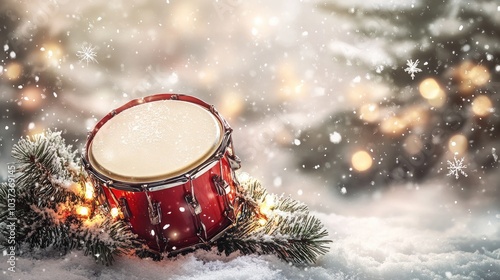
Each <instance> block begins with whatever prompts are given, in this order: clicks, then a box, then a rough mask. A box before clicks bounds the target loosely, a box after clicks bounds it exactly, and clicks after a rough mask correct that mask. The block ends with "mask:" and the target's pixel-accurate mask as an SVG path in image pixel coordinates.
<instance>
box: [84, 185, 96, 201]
mask: <svg viewBox="0 0 500 280" xmlns="http://www.w3.org/2000/svg"><path fill="white" fill-rule="evenodd" d="M93 197H94V187H93V186H92V184H91V183H90V182H85V199H87V200H89V199H92V198H93Z"/></svg>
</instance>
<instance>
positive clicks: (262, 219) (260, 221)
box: [259, 218, 267, 226]
mask: <svg viewBox="0 0 500 280" xmlns="http://www.w3.org/2000/svg"><path fill="white" fill-rule="evenodd" d="M266 223H267V220H266V219H264V218H260V219H259V224H260V225H261V226H263V225H265V224H266Z"/></svg>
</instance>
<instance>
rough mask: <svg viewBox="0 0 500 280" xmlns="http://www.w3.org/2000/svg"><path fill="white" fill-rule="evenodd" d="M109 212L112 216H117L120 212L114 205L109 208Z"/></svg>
mask: <svg viewBox="0 0 500 280" xmlns="http://www.w3.org/2000/svg"><path fill="white" fill-rule="evenodd" d="M110 213H111V217H113V218H116V217H118V215H119V214H120V212H119V211H118V208H116V207H113V208H111V211H110Z"/></svg>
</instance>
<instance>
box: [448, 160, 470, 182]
mask: <svg viewBox="0 0 500 280" xmlns="http://www.w3.org/2000/svg"><path fill="white" fill-rule="evenodd" d="M465 168H467V165H465V164H464V158H461V159H457V158H456V157H453V162H451V161H449V160H448V170H449V171H448V174H447V175H448V176H453V175H455V179H458V176H459V175H460V174H462V175H464V177H467V173H465V171H464V169H465ZM459 173H460V174H459Z"/></svg>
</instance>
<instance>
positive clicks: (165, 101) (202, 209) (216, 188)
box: [82, 93, 240, 253]
mask: <svg viewBox="0 0 500 280" xmlns="http://www.w3.org/2000/svg"><path fill="white" fill-rule="evenodd" d="M231 132H232V129H231V128H230V126H229V124H228V123H227V122H226V121H225V120H224V119H223V118H222V117H221V116H220V115H219V113H218V112H217V111H216V110H215V109H214V107H213V106H211V105H208V104H207V103H205V102H203V101H201V100H200V99H198V98H195V97H192V96H188V95H181V94H170V93H166V94H157V95H152V96H148V97H145V98H141V99H136V100H132V101H130V102H128V103H127V104H125V105H123V106H121V107H119V108H117V109H116V110H113V111H112V112H110V113H109V114H108V115H106V116H105V117H104V118H103V119H102V120H101V121H99V122H98V123H97V125H96V127H95V128H94V130H93V131H92V132H91V133H90V134H89V137H88V139H87V143H86V146H85V153H84V156H83V159H82V160H83V162H84V166H85V168H86V170H87V172H88V173H89V175H90V177H91V178H92V180H93V182H94V185H95V188H96V190H97V193H98V197H99V198H100V201H101V203H102V204H103V205H105V206H106V207H107V208H108V209H112V208H118V209H120V210H121V213H122V214H123V215H122V216H123V218H124V219H125V220H126V221H128V222H129V223H130V225H131V227H132V230H133V232H134V233H136V234H137V235H138V236H139V238H141V239H144V240H145V241H146V243H147V245H148V246H149V247H150V248H151V249H153V250H156V251H158V252H167V253H177V252H180V251H183V250H186V249H190V248H194V247H196V246H198V245H202V244H208V243H210V242H212V241H214V240H215V239H217V238H218V237H219V236H220V235H222V234H223V233H224V232H225V231H226V230H227V229H228V228H230V227H231V226H232V224H233V223H234V220H235V218H236V213H235V208H236V207H237V205H236V204H237V198H236V196H237V192H238V182H237V179H236V176H235V174H234V171H235V170H236V169H238V168H239V167H240V160H239V159H238V157H237V156H236V155H235V154H234V150H233V144H232V138H231Z"/></svg>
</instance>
